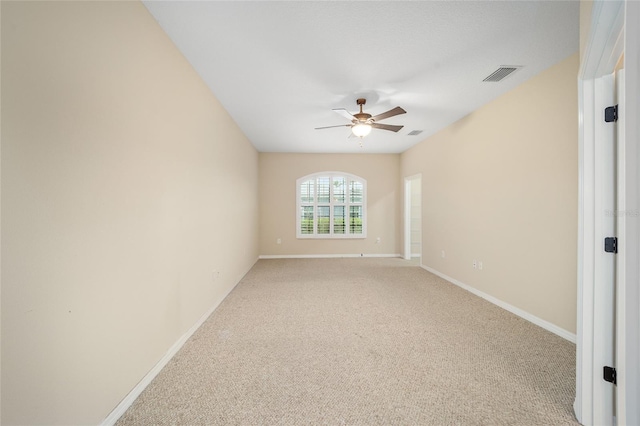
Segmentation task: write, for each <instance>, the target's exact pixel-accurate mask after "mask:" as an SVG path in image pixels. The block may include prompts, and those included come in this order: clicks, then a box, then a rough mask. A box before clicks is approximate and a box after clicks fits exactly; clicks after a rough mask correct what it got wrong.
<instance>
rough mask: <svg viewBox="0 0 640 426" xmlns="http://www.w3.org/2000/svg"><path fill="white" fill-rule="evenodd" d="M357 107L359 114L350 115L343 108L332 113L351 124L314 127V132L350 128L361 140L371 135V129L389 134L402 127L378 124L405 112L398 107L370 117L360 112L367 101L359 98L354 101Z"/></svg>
mask: <svg viewBox="0 0 640 426" xmlns="http://www.w3.org/2000/svg"><path fill="white" fill-rule="evenodd" d="M356 103H357V104H358V105H360V112H358V113H355V114H351V113H350V112H349V111H347V110H346V109H344V108H336V109H334V110H333V111H335V112H337V113H338V114H340V115H341V116H343V117H345V118H346V119H347V120H349V121H351V124H340V125H337V126H326V127H316V130H320V129H330V128H332V127H351V132H352V133H353V134H354V135H355V136H357V137H359V138H363V137H365V136H367V135H368V134H369V133H371V129H372V128H373V129H382V130H389V131H391V132H397V131H398V130H400V129H402V128H403V127H404V126H396V125H392V124H381V123H378V121H379V120H384V119H385V118H389V117H393V116H396V115H400V114H404V113H406V112H407V111H405V110H404V109H402V108H400V107H399V106H398V107H395V108H393V109H390V110H389V111H387V112H383V113H382V114H378V115H375V116H372V115H371V114H367V113H366V112H363V111H362V106H363V105H364V104H366V103H367V100H366V99H364V98H360V99H358V100H357V101H356Z"/></svg>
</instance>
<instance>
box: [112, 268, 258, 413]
mask: <svg viewBox="0 0 640 426" xmlns="http://www.w3.org/2000/svg"><path fill="white" fill-rule="evenodd" d="M256 262H257V260H256ZM254 264H255V262H254V263H253V264H252V265H251V267H249V269H248V270H247V272H249V271H250V270H251V268H252V267H253V265H254ZM243 276H244V274H243ZM239 282H240V281H239V280H238V282H236V283H235V284H234V285H233V286H232V287H231V288H230V289H229V291H227V293H226V294H225V295H224V297H223V298H221V299H220V300H219V301H218V302H217V303H216V304H214V305H213V306H212V307H211V308H209V310H208V311H207V312H205V313H204V314H203V315H202V316H201V317H200V319H199V320H198V321H196V323H195V324H194V325H192V326H191V328H190V329H189V330H187V331H186V332H185V333H184V334H183V335H182V336H181V337H180V338H179V339H178V340H177V341H176V342H175V343H174V344H173V345H172V346H171V347H170V348H169V350H168V351H167V353H166V354H164V356H163V357H162V358H161V359H160V361H158V363H157V364H156V365H154V366H153V368H152V369H151V370H150V371H149V372H148V373H147V374H146V375H145V376H144V377H143V378H142V380H140V381H139V382H138V384H137V385H136V386H135V387H134V388H133V389H132V390H131V392H129V394H127V396H125V397H124V399H123V400H122V401H120V404H118V405H117V406H116V408H114V410H113V411H112V412H111V413H109V415H108V416H107V417H106V418H105V419H104V421H103V422H102V423H101V424H100V426H113V425H115V424H116V422H117V421H118V419H119V418H120V417H121V416H122V415H123V414H124V413H125V411H127V410H128V409H129V407H131V404H133V402H134V401H135V400H136V398H138V397H139V396H140V394H141V393H142V392H143V391H144V390H145V389H146V387H147V386H149V384H150V383H151V382H152V381H153V379H155V378H156V376H157V375H158V374H159V373H160V371H161V370H162V369H163V368H164V367H165V365H167V363H168V362H169V361H170V360H171V358H173V356H174V355H175V354H177V353H178V351H179V350H180V348H182V346H184V344H185V343H186V342H187V340H189V338H190V337H191V336H192V335H193V333H195V332H196V330H197V329H198V328H200V326H201V325H202V324H203V323H204V322H205V321H206V320H207V318H209V316H211V314H212V313H213V311H215V310H216V308H217V307H218V306H220V303H222V301H223V300H224V299H226V297H227V296H228V295H229V293H231V292H232V291H233V289H234V288H235V287H236V285H238V283H239Z"/></svg>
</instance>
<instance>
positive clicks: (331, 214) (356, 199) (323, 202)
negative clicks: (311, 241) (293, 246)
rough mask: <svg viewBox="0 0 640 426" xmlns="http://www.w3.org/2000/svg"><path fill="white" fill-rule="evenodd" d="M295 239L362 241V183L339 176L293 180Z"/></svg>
mask: <svg viewBox="0 0 640 426" xmlns="http://www.w3.org/2000/svg"><path fill="white" fill-rule="evenodd" d="M296 195H297V203H296V204H297V211H298V213H297V215H298V217H297V221H296V226H297V231H296V234H297V237H298V238H366V223H365V209H366V205H365V198H366V182H365V180H364V179H362V178H359V177H357V176H353V175H348V174H343V173H317V174H314V175H309V176H305V177H303V178H300V179H298V181H297V193H296Z"/></svg>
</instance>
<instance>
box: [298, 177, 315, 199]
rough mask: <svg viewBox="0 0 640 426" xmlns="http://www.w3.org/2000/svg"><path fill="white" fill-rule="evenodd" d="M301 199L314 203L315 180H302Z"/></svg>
mask: <svg viewBox="0 0 640 426" xmlns="http://www.w3.org/2000/svg"><path fill="white" fill-rule="evenodd" d="M300 201H302V202H303V203H313V180H308V181H306V182H302V184H301V185H300Z"/></svg>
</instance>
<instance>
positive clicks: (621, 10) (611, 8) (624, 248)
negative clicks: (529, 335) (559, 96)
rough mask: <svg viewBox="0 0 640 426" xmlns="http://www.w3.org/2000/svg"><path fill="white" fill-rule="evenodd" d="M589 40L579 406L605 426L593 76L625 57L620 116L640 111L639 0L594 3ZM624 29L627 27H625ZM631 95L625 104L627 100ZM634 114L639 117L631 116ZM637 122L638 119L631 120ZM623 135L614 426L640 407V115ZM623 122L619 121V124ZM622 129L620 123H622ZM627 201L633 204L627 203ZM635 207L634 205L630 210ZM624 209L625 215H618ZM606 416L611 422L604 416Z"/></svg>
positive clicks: (637, 417) (581, 99)
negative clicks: (597, 306) (597, 311)
mask: <svg viewBox="0 0 640 426" xmlns="http://www.w3.org/2000/svg"><path fill="white" fill-rule="evenodd" d="M591 18H592V19H591V27H590V29H589V39H588V42H587V45H586V48H585V50H584V54H583V57H582V61H581V65H580V72H579V76H578V108H579V142H578V144H579V145H578V158H579V159H578V170H579V177H578V179H579V184H578V185H579V186H578V187H579V201H578V203H579V206H578V304H577V307H578V317H577V336H576V337H577V339H576V340H577V342H576V343H577V347H576V400H575V403H574V410H575V414H576V417H577V418H578V420H579V421H580V422H581V423H582V424H584V425H593V424H602V423H605V422H604V421H603V419H599V418H595V417H594V413H596V412H597V413H602V410H601V409H599V408H601V407H599V406H598V404H601V403H602V401H599V400H597V399H594V385H596V380H602V375H601V374H598V371H602V370H601V368H602V367H601V366H597V365H594V360H593V354H594V345H595V344H596V342H594V331H595V324H594V301H596V300H597V297H598V295H597V292H596V287H595V275H594V268H593V265H594V260H595V259H596V256H597V255H598V254H599V253H601V251H602V247H601V244H599V243H598V242H596V241H595V229H596V223H595V221H596V215H595V213H596V212H597V211H598V208H599V206H598V205H597V200H596V197H595V189H596V188H595V185H594V172H595V161H596V157H595V152H596V150H595V129H596V126H595V123H596V120H601V119H602V116H601V115H599V114H598V115H596V113H595V108H594V107H595V104H594V101H595V84H594V80H595V79H596V78H598V77H601V76H603V75H606V74H611V73H613V72H614V71H615V68H616V65H617V63H618V59H619V58H620V56H621V55H622V54H623V53H624V54H625V79H626V84H625V89H624V90H625V91H624V95H623V96H622V99H620V100H619V101H622V102H623V104H619V105H620V107H621V114H622V115H625V114H626V115H627V116H638V113H639V112H640V105H639V101H638V95H637V93H638V88H639V84H640V52H639V49H640V42H639V41H638V40H639V39H640V31H639V30H638V27H639V26H640V25H639V24H640V4H638V3H637V2H628V1H603V0H598V1H595V2H594V3H593V9H592V16H591ZM625 28H626V29H627V31H625ZM625 100H626V102H625ZM634 114H635V115H634ZM632 121H633V123H632ZM623 122H624V124H623V126H624V128H623V129H622V130H621V131H622V132H624V135H625V138H624V143H623V146H619V153H618V182H617V189H618V191H617V193H618V212H616V215H617V216H618V225H619V229H618V235H617V237H618V239H619V243H620V244H619V249H618V254H617V258H616V261H617V267H618V272H619V273H618V275H617V279H616V281H617V282H616V290H617V297H618V302H617V305H618V309H617V313H616V315H617V321H616V322H617V324H616V367H617V368H618V386H617V397H616V401H617V403H616V411H617V419H616V422H617V424H621V425H622V424H639V423H640V407H637V406H636V404H635V403H633V404H627V403H626V402H627V401H632V402H635V401H638V398H639V397H640V395H639V388H640V377H639V376H640V375H639V372H638V362H639V361H640V348H639V344H638V340H639V339H638V337H639V336H640V326H639V325H638V322H639V321H638V310H639V309H640V290H639V289H638V280H639V278H640V272H639V267H638V259H640V257H639V256H638V255H639V254H640V226H639V225H638V221H639V218H638V217H637V216H635V217H634V216H633V215H630V214H627V213H632V212H634V211H635V212H637V211H638V210H637V208H638V201H640V191H639V189H640V188H639V185H638V182H637V181H638V179H637V178H638V176H639V174H638V165H639V164H640V150H638V148H637V146H636V145H637V143H638V139H639V135H640V131H639V129H638V124H637V122H636V120H624V121H623ZM619 126H621V124H619ZM619 131H620V128H619ZM627 206H629V207H627ZM629 208H636V210H628V209H629ZM620 212H622V213H624V214H623V215H620V214H619V213H620ZM604 420H606V419H604Z"/></svg>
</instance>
